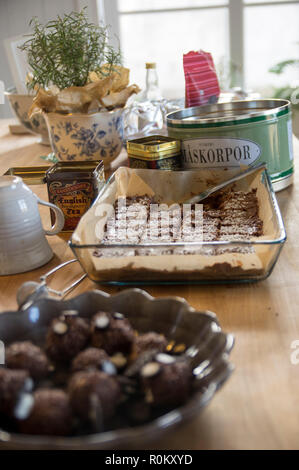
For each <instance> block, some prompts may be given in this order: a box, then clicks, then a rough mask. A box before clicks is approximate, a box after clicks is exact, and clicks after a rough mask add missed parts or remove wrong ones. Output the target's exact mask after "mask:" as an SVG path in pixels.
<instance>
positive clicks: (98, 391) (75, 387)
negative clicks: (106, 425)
mask: <svg viewBox="0 0 299 470" xmlns="http://www.w3.org/2000/svg"><path fill="white" fill-rule="evenodd" d="M68 390H69V395H70V400H71V405H72V407H73V409H74V411H75V412H76V413H77V415H78V416H79V417H80V418H81V419H82V420H84V421H93V419H94V416H95V415H96V414H97V415H98V414H100V415H101V416H102V419H103V420H107V419H108V418H111V417H112V416H113V415H114V413H115V409H116V406H117V405H118V402H119V400H120V386H119V384H118V382H117V381H116V380H115V378H113V377H112V376H110V375H108V374H106V373H105V372H100V371H94V370H89V371H81V372H77V373H76V374H74V375H73V376H72V378H71V380H70V382H69V388H68Z"/></svg>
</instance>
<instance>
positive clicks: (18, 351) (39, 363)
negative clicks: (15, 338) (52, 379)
mask: <svg viewBox="0 0 299 470" xmlns="http://www.w3.org/2000/svg"><path fill="white" fill-rule="evenodd" d="M6 365H7V367H8V368H9V369H22V370H28V372H29V375H30V376H31V377H32V378H33V379H36V380H40V379H42V378H44V377H46V376H47V375H48V374H49V372H50V368H51V367H50V362H49V360H48V358H47V356H46V355H45V353H44V352H43V351H42V349H41V348H39V347H38V346H35V345H34V344H33V343H31V341H22V342H17V343H13V344H11V345H10V346H8V348H7V349H6Z"/></svg>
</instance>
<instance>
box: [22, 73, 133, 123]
mask: <svg viewBox="0 0 299 470" xmlns="http://www.w3.org/2000/svg"><path fill="white" fill-rule="evenodd" d="M129 72H130V71H129V69H126V68H125V67H121V66H114V67H113V69H112V70H111V67H110V66H109V65H108V64H105V65H103V66H102V67H101V68H100V69H99V71H97V72H91V73H90V74H89V83H87V85H85V86H82V87H77V86H71V87H69V88H64V89H63V90H59V88H57V87H51V88H49V89H48V90H44V89H43V88H39V89H38V91H37V95H36V97H35V98H34V101H33V104H32V106H31V108H30V110H29V116H30V117H31V116H32V115H33V114H35V113H39V112H44V113H50V112H55V113H61V114H68V113H84V114H86V113H87V114H90V113H94V112H97V111H100V110H101V109H104V110H111V109H114V108H122V107H124V106H125V104H126V102H127V100H128V98H129V97H130V96H131V95H132V94H133V93H139V91H140V89H139V87H138V86H137V85H131V86H129Z"/></svg>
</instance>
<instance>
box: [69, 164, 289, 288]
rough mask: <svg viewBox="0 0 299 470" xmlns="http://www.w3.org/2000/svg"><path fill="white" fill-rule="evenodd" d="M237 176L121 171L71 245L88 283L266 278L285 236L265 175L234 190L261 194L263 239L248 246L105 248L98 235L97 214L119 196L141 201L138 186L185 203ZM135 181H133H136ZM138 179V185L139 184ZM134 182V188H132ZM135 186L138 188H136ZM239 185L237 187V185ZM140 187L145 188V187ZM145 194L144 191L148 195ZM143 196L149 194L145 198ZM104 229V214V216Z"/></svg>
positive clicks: (191, 244) (219, 172)
mask: <svg viewBox="0 0 299 470" xmlns="http://www.w3.org/2000/svg"><path fill="white" fill-rule="evenodd" d="M235 172H236V170H228V171H224V170H222V169H221V170H210V171H209V172H207V170H205V171H204V170H200V171H198V170H187V171H176V172H171V171H165V170H145V169H129V168H119V169H118V170H117V171H116V172H115V173H114V174H113V175H112V176H111V178H110V179H109V180H108V181H107V183H106V185H105V186H104V188H103V189H102V191H101V192H100V194H99V195H98V197H97V199H96V201H95V202H94V204H93V206H92V207H91V208H90V209H89V211H88V212H87V213H86V214H85V215H84V216H83V218H82V219H81V221H80V223H79V225H78V227H77V229H76V230H75V232H74V233H73V236H72V238H71V240H70V242H69V244H70V247H71V248H72V250H73V252H74V253H75V255H76V257H77V259H78V260H79V262H80V264H81V266H82V268H83V269H84V270H85V271H86V273H87V275H88V277H89V278H90V279H91V280H93V281H95V282H99V283H101V284H114V285H150V284H220V283H241V282H252V281H259V280H262V279H265V278H267V277H268V276H269V275H270V274H271V272H272V270H273V268H274V266H275V263H276V261H277V259H278V257H279V254H280V252H281V249H282V247H283V244H284V242H285V240H286V232H285V228H284V224H283V220H282V217H281V213H280V210H279V206H278V204H277V200H276V197H275V194H274V191H273V188H272V185H271V181H270V177H269V174H268V172H267V171H266V170H264V171H260V172H258V173H256V174H255V175H254V177H250V178H249V177H248V178H243V179H242V180H240V182H238V183H237V186H235V187H236V189H248V190H250V189H252V188H257V198H258V202H259V211H260V214H259V215H260V218H261V219H262V220H263V224H264V227H265V230H264V235H263V236H261V237H255V238H252V239H250V240H246V241H244V240H240V241H239V240H235V241H212V242H206V241H201V242H184V243H145V244H142V245H141V244H122V243H120V244H113V245H111V244H110V245H107V244H105V243H101V241H100V239H99V238H97V237H96V236H95V235H94V234H95V227H96V224H97V223H98V222H99V217H98V216H97V214H98V213H99V212H98V209H99V208H100V209H102V208H103V207H105V204H107V203H110V204H113V202H114V201H115V198H116V197H117V196H118V195H120V192H121V195H124V194H126V191H128V193H127V195H132V193H133V194H134V188H136V195H139V193H140V191H141V192H142V190H144V189H140V181H143V182H144V183H145V185H146V186H147V188H148V187H151V188H152V189H153V192H154V193H155V194H157V195H158V200H159V202H160V201H161V202H169V200H171V201H174V200H175V199H174V195H176V194H177V195H178V199H177V200H176V202H181V201H183V200H185V199H187V198H188V197H190V196H191V195H194V192H195V188H196V191H197V193H199V192H200V191H201V190H204V189H206V187H207V186H211V180H212V181H213V182H215V184H217V183H219V182H220V181H223V180H225V179H228V178H229V177H230V176H232V175H233V174H234V173H235ZM134 178H135V179H134ZM136 178H137V179H136ZM132 179H133V183H132ZM134 185H135V186H134ZM235 185H236V183H235ZM141 186H142V185H141ZM144 191H145V190H144ZM144 194H145V192H144ZM100 213H101V216H100V223H101V224H102V227H103V226H104V224H105V220H104V221H103V213H104V214H105V211H103V210H101V211H100Z"/></svg>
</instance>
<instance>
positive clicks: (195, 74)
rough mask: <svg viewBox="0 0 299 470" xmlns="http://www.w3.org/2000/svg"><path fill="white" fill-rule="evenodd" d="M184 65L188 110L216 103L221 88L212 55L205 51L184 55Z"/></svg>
mask: <svg viewBox="0 0 299 470" xmlns="http://www.w3.org/2000/svg"><path fill="white" fill-rule="evenodd" d="M183 65H184V73H185V106H186V108H190V107H191V106H200V105H202V104H207V103H216V102H217V101H218V98H219V95H220V88H219V83H218V78H217V74H216V70H215V66H214V61H213V58H212V55H211V54H210V53H209V52H204V51H198V52H194V51H190V52H188V54H184V56H183Z"/></svg>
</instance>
